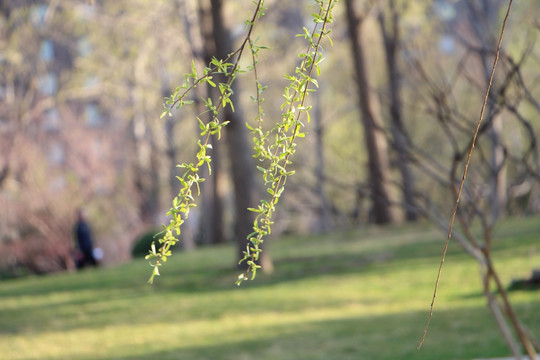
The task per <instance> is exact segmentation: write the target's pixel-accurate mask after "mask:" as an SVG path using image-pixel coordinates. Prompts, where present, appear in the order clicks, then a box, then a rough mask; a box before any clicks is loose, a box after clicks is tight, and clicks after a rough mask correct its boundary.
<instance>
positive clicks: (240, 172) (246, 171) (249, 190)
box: [210, 0, 271, 270]
mask: <svg viewBox="0 0 540 360" xmlns="http://www.w3.org/2000/svg"><path fill="white" fill-rule="evenodd" d="M210 3H211V5H212V30H213V34H214V41H215V45H216V53H215V55H216V57H217V58H219V59H225V58H226V57H227V56H228V55H229V54H230V53H232V52H233V39H232V37H231V34H230V31H229V29H228V28H227V27H226V26H225V24H224V14H223V3H224V1H223V0H211V2H210ZM232 91H233V94H232V96H231V100H232V101H233V103H234V104H235V111H232V109H231V107H230V106H227V107H226V108H225V109H224V118H225V120H227V121H230V124H229V125H228V126H227V127H226V128H225V129H226V133H225V138H226V141H227V145H228V148H229V157H230V159H231V162H230V163H231V172H232V180H233V185H234V200H235V201H234V204H235V205H234V207H235V224H234V236H235V238H236V243H237V258H238V259H242V258H243V257H244V255H243V252H244V251H245V250H246V246H247V245H248V243H249V241H248V240H247V235H248V234H250V233H251V232H252V231H253V221H254V219H255V217H254V214H253V212H251V211H249V210H248V208H249V207H254V206H256V204H257V194H256V186H255V179H254V176H253V175H254V163H253V158H252V156H251V147H250V146H249V142H248V137H247V135H248V134H247V128H246V126H245V120H244V115H243V113H242V107H241V104H240V102H239V101H238V99H239V89H238V87H237V86H236V82H235V83H233V85H232ZM259 262H260V263H261V264H262V265H263V267H264V268H266V269H267V270H270V269H271V262H270V259H269V257H268V255H267V252H263V253H262V255H261V259H260V260H259ZM245 266H246V264H245V263H243V264H241V267H245Z"/></svg>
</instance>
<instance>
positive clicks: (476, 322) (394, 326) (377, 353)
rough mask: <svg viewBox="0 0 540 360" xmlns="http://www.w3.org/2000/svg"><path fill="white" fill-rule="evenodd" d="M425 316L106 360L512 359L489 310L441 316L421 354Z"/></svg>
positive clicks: (265, 331)
mask: <svg viewBox="0 0 540 360" xmlns="http://www.w3.org/2000/svg"><path fill="white" fill-rule="evenodd" d="M539 305H540V303H535V304H534V306H539ZM518 310H520V309H519V307H518ZM426 316H427V313H426V312H423V311H422V312H407V313H397V314H390V315H381V316H365V317H355V318H346V319H331V320H325V321H317V322H305V323H300V324H290V323H284V324H282V325H274V326H271V327H265V328H262V327H257V324H254V325H253V329H252V331H250V332H249V333H248V334H246V333H241V334H236V336H237V337H238V338H239V339H240V340H235V339H232V340H231V336H227V335H225V336H227V339H222V338H219V337H216V338H215V339H213V341H211V342H210V343H209V344H208V345H205V346H193V347H190V346H189V345H186V346H182V344H181V343H182V339H181V338H178V339H170V338H164V342H163V343H162V345H163V348H165V349H166V350H157V351H156V350H153V351H149V352H145V351H144V350H143V349H142V348H141V349H140V352H139V353H138V354H137V355H132V356H124V357H105V358H104V359H107V360H113V359H118V360H135V359H190V360H203V359H204V360H210V359H219V360H228V359H231V360H232V359H235V360H236V359H243V360H252V359H253V360H255V359H257V360H274V359H279V360H308V359H309V360H353V359H354V360H357V359H370V360H396V359H404V360H405V359H406V360H433V359H438V360H445V359H448V360H450V359H463V360H465V359H474V358H486V357H499V356H507V355H508V354H509V351H508V349H507V348H506V346H505V343H504V341H503V340H502V337H501V336H500V333H499V331H498V329H497V328H496V326H495V325H494V323H493V321H492V319H491V315H490V314H489V312H488V310H487V309H485V308H460V309H455V310H439V311H437V312H436V313H435V315H434V318H433V321H432V325H431V328H430V331H429V333H428V336H427V340H426V342H425V344H424V347H423V348H422V349H421V350H420V351H418V350H417V349H416V346H417V344H418V340H419V338H420V336H421V334H422V332H423V328H424V326H425V321H426ZM528 322H532V323H533V325H534V328H533V330H540V329H539V328H540V316H539V315H538V314H535V315H534V318H529V319H528ZM132 350H133V349H132Z"/></svg>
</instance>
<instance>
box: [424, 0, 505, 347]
mask: <svg viewBox="0 0 540 360" xmlns="http://www.w3.org/2000/svg"><path fill="white" fill-rule="evenodd" d="M512 1H513V0H509V2H508V9H507V11H506V15H505V17H504V21H503V25H502V29H501V35H500V36H499V43H498V44H497V51H496V53H495V60H494V61H493V67H492V68H491V74H490V76H489V83H488V86H487V89H486V94H485V96H484V103H483V104H482V110H481V111H480V117H479V119H478V122H477V124H476V129H475V131H474V135H473V138H472V141H471V146H470V147H469V152H468V153H467V160H466V162H465V169H464V170H463V176H462V177H461V182H460V183H459V189H458V193H457V197H456V202H455V203H454V210H453V211H452V217H451V220H450V226H449V227H448V235H447V236H446V241H445V243H444V249H443V254H442V258H441V263H440V265H439V271H438V272H437V279H436V280H435V289H434V290H433V297H432V299H431V305H430V309H429V316H428V320H427V324H426V327H425V329H424V333H423V335H422V338H421V339H420V342H419V344H418V347H417V349H420V348H421V347H422V344H423V343H424V340H425V339H426V334H427V331H428V328H429V323H430V322H431V318H432V316H433V308H434V306H435V298H436V297H437V290H438V288H439V282H440V279H441V273H442V268H443V264H444V260H445V258H446V252H447V250H448V243H449V242H450V238H451V237H452V229H453V226H454V221H455V218H456V213H457V209H458V205H459V199H460V197H461V191H462V190H463V184H464V183H465V178H466V177H467V170H468V168H469V163H470V160H471V155H472V152H473V149H474V145H475V143H476V138H477V136H478V132H479V131H480V124H481V123H482V119H483V118H484V111H485V109H486V105H487V101H488V97H489V92H490V90H491V84H492V83H493V77H494V75H495V68H496V67H497V63H498V61H499V55H500V52H501V44H502V39H503V35H504V30H505V28H506V21H507V20H508V17H509V16H510V9H511V7H512Z"/></svg>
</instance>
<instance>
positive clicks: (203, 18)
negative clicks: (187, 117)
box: [194, 1, 226, 244]
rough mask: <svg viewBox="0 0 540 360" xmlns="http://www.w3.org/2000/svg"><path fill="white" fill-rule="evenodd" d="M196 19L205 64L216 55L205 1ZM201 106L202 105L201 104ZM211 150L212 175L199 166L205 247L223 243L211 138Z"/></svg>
mask: <svg viewBox="0 0 540 360" xmlns="http://www.w3.org/2000/svg"><path fill="white" fill-rule="evenodd" d="M197 6H198V16H199V23H200V31H201V36H200V38H201V40H202V41H201V42H202V44H201V46H200V51H194V53H199V54H200V55H201V56H202V60H203V61H204V63H205V64H209V63H210V61H211V60H212V56H213V55H215V54H216V46H215V40H214V34H213V30H212V29H213V20H212V11H211V8H210V6H209V4H208V3H207V2H205V1H200V2H198V5H197ZM205 91H206V96H207V97H209V98H214V94H215V91H214V88H212V87H211V86H210V85H207V86H206V90H205ZM201 105H202V104H201ZM201 107H202V106H201ZM206 116H207V121H210V120H211V117H212V115H211V114H210V113H208V114H207V115H206ZM211 144H212V149H209V150H208V155H210V156H211V157H212V176H209V174H208V172H207V171H208V170H207V168H206V167H203V169H202V171H203V174H202V177H204V178H205V179H206V181H205V182H204V183H202V184H201V193H202V211H203V213H204V214H205V218H206V219H207V221H206V222H205V223H204V224H201V228H200V235H201V241H202V242H203V243H205V244H222V243H225V240H226V239H225V227H224V226H225V225H224V219H223V215H224V213H223V193H222V190H221V187H220V184H221V183H222V182H223V177H224V171H223V168H222V161H221V158H222V156H221V146H220V144H219V141H218V140H217V139H216V138H213V139H211Z"/></svg>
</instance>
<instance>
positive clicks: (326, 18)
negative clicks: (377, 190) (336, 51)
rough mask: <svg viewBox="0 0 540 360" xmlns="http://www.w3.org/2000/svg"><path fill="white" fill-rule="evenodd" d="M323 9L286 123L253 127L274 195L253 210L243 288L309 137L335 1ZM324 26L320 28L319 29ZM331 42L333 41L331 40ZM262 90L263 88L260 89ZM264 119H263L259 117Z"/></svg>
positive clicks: (290, 90)
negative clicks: (307, 125) (301, 141)
mask: <svg viewBox="0 0 540 360" xmlns="http://www.w3.org/2000/svg"><path fill="white" fill-rule="evenodd" d="M318 2H319V5H320V8H319V13H318V14H314V19H313V20H314V22H315V27H314V29H313V30H312V31H311V32H309V30H308V29H307V28H305V27H304V34H301V35H299V36H303V37H304V38H305V39H306V40H308V41H309V46H308V48H307V51H306V52H305V53H304V54H301V55H300V56H301V57H303V60H302V62H301V64H300V65H299V66H297V67H296V70H295V74H294V75H292V76H291V75H287V79H288V80H289V81H290V83H289V85H288V86H287V87H286V88H285V92H284V97H285V102H284V103H283V104H282V106H281V109H282V110H285V111H284V112H283V114H282V121H281V122H280V123H278V124H277V125H276V126H274V127H273V128H272V130H271V131H270V132H263V130H262V128H261V125H262V121H259V127H258V128H251V131H252V133H254V134H255V135H256V137H255V152H256V153H255V157H256V158H258V159H259V160H260V161H267V162H268V163H269V165H268V166H267V167H261V166H258V167H257V168H258V169H259V170H260V171H261V172H262V174H263V179H264V182H265V184H266V186H267V189H266V190H267V192H268V193H269V194H270V196H271V199H270V201H267V200H261V202H260V204H259V206H258V207H257V208H251V209H250V210H251V211H253V212H255V213H257V216H256V218H255V221H254V224H253V232H252V233H251V234H249V235H248V240H249V244H248V245H247V247H246V250H245V251H244V258H243V259H241V260H240V261H241V262H243V261H246V262H247V265H248V269H247V270H246V271H245V272H244V273H241V274H240V275H239V276H238V279H237V281H236V283H237V284H238V285H240V284H241V283H242V282H243V281H245V280H247V279H248V278H249V277H248V275H249V274H250V273H251V278H252V279H253V278H254V277H255V275H256V273H257V269H258V268H260V267H261V266H260V265H258V264H257V261H258V259H259V255H260V253H261V251H262V250H261V248H260V245H261V244H262V243H263V241H264V238H265V237H266V236H267V235H269V234H270V233H271V225H272V224H273V222H272V215H273V214H274V212H275V211H276V205H277V203H278V202H279V199H280V197H281V195H282V193H283V191H284V189H285V183H286V181H287V177H288V176H290V175H292V174H294V171H291V170H288V169H287V167H288V165H290V164H291V160H290V157H291V156H292V155H293V154H294V153H295V152H296V139H297V138H298V137H303V136H304V135H305V134H304V133H302V132H301V131H300V129H301V128H302V126H303V123H302V121H301V116H302V115H303V114H305V116H306V118H307V121H308V122H309V110H310V107H308V106H306V105H305V103H306V99H307V96H308V94H309V92H310V91H312V90H311V89H310V85H313V86H315V87H317V86H318V83H317V80H316V79H314V77H313V71H314V70H315V71H316V72H317V75H319V74H320V67H319V64H320V62H321V61H322V60H323V57H322V54H321V49H322V48H321V42H322V40H323V39H324V38H328V39H329V36H328V35H329V33H330V31H329V30H328V29H327V25H328V24H329V23H330V22H331V21H332V10H333V7H334V5H335V1H332V0H330V1H328V3H326V4H325V3H324V1H318ZM319 27H320V29H319ZM330 41H331V40H330ZM258 89H259V87H258ZM259 119H260V120H262V118H261V117H259ZM270 135H275V142H274V143H273V144H272V145H270V146H267V142H268V138H269V136H270Z"/></svg>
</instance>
